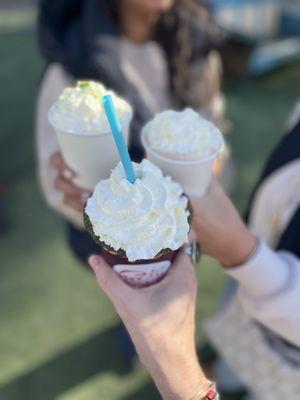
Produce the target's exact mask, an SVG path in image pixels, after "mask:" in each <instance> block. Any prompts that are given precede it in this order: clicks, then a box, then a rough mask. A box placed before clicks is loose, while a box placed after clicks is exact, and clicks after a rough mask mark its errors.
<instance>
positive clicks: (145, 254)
mask: <svg viewBox="0 0 300 400" xmlns="http://www.w3.org/2000/svg"><path fill="white" fill-rule="evenodd" d="M133 165H134V170H135V172H136V175H137V178H138V179H137V180H136V181H135V183H134V184H131V183H129V182H128V181H127V179H126V176H125V173H124V170H123V166H122V164H121V162H120V163H119V164H118V165H117V166H116V168H115V169H114V170H113V171H112V173H111V176H110V178H109V179H106V180H103V181H100V182H99V183H98V184H97V185H96V187H95V189H94V192H93V195H92V196H91V197H90V198H89V199H88V201H87V205H86V208H85V212H86V214H87V215H88V217H89V219H90V221H91V224H92V227H93V231H94V234H95V235H96V236H98V237H99V239H100V240H101V241H102V242H104V243H106V244H107V245H109V246H111V247H112V248H113V249H115V250H116V251H118V250H119V249H122V250H124V251H125V253H126V256H127V258H128V260H129V261H136V260H148V259H153V258H154V257H155V256H156V255H157V254H158V253H159V252H160V251H161V250H162V249H171V250H177V249H178V248H179V247H181V246H182V245H183V244H184V243H186V242H187V241H188V231H189V223H188V216H189V211H188V210H187V205H188V200H187V198H186V197H185V196H183V192H182V188H181V186H180V185H179V184H178V183H175V182H173V181H172V180H171V178H170V177H163V175H162V172H161V170H160V169H159V168H158V167H156V166H155V165H153V164H152V163H151V162H150V161H148V160H143V161H142V162H141V163H140V164H136V163H133Z"/></svg>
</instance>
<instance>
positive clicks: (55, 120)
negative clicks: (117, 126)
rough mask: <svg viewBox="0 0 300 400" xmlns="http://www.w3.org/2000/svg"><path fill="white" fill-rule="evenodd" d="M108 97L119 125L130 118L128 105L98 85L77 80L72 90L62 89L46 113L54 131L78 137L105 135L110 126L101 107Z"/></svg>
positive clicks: (130, 110)
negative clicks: (104, 97) (104, 98)
mask: <svg viewBox="0 0 300 400" xmlns="http://www.w3.org/2000/svg"><path fill="white" fill-rule="evenodd" d="M106 94H111V95H112V98H113V101H114V104H115V107H116V111H117V114H118V116H119V118H120V121H121V123H122V124H123V123H126V122H129V120H130V119H131V116H132V109H131V107H130V105H129V104H128V103H127V102H126V101H125V100H123V99H122V98H121V97H119V96H117V95H116V94H115V93H114V92H113V91H111V90H108V89H107V88H106V87H105V86H104V85H102V84H101V83H97V82H93V81H79V82H77V85H76V86H75V87H68V88H66V89H64V91H63V92H62V94H61V96H60V97H59V99H58V100H57V102H56V103H55V104H54V105H53V107H52V108H51V109H50V112H49V119H50V122H51V123H52V125H54V127H55V128H56V129H59V130H61V131H63V132H70V133H77V134H84V133H88V134H95V135H98V134H104V133H107V132H110V127H109V124H108V121H107V118H106V115H105V111H104V109H103V105H102V97H103V96H104V95H106Z"/></svg>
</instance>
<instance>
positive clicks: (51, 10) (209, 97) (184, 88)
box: [37, 0, 223, 262]
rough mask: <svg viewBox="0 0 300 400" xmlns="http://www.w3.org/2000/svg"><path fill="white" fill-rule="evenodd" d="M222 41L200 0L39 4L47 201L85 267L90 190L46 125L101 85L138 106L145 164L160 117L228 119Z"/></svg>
mask: <svg viewBox="0 0 300 400" xmlns="http://www.w3.org/2000/svg"><path fill="white" fill-rule="evenodd" d="M82 27H83V29H82ZM220 38H221V35H220V32H219V31H218V29H217V28H216V27H215V25H214V24H213V22H212V20H211V18H210V16H209V14H208V12H207V9H206V8H205V7H204V6H202V5H201V3H199V2H198V1H196V0H186V1H173V0H158V1H152V0H143V1H137V0H122V1H118V2H117V1H115V0H114V1H111V0H105V1H98V0H88V1H83V0H76V1H75V2H74V1H69V0H63V1H62V0H43V1H41V2H40V15H39V42H40V48H41V52H42V54H43V56H44V57H45V58H46V60H47V63H48V66H47V69H46V73H45V75H44V78H43V80H42V84H41V89H40V94H39V98H38V107H37V150H38V166H39V177H40V182H41V187H42V190H43V193H44V195H45V198H46V201H47V202H48V204H49V205H50V206H51V207H52V208H54V209H55V210H56V211H58V212H59V213H60V214H62V215H63V216H64V217H65V218H66V220H67V221H68V222H69V224H68V239H69V243H70V244H71V247H72V249H73V251H74V252H75V253H76V254H77V255H78V256H79V258H80V259H81V260H82V261H84V262H85V261H86V258H87V256H88V254H90V253H92V252H93V250H94V245H93V242H92V241H91V240H90V239H89V237H88V235H86V234H85V233H84V232H83V231H82V229H83V224H82V218H81V214H80V213H81V212H82V210H83V207H84V204H85V202H86V199H87V197H88V195H89V193H90V191H89V190H86V188H84V187H82V186H80V185H79V184H76V182H77V177H76V176H75V173H76V171H74V170H73V169H72V166H71V165H69V164H68V163H67V162H66V160H65V159H64V158H63V157H62V154H61V152H60V150H59V145H58V142H57V139H56V137H55V134H54V132H53V129H52V128H51V126H49V123H48V122H47V116H46V114H47V113H48V110H49V108H50V106H51V105H52V104H53V103H54V102H55V101H56V99H57V98H58V96H59V94H60V93H61V92H62V91H63V89H64V88H65V87H66V86H73V85H74V80H76V79H92V80H96V81H100V82H102V83H103V84H104V85H105V86H107V87H108V88H109V89H113V90H115V92H116V93H118V94H119V95H120V96H122V97H123V98H125V99H126V100H127V101H128V102H129V103H130V104H131V106H132V107H133V112H134V116H133V119H132V121H131V129H130V135H129V144H130V154H131V156H132V158H133V160H134V161H140V160H141V158H142V156H143V148H142V146H141V142H140V130H141V128H142V126H143V125H144V124H145V123H146V122H147V121H148V120H149V119H151V118H152V117H153V116H154V114H156V113H157V112H160V111H162V110H164V109H168V108H171V107H173V106H176V107H178V108H183V107H185V106H191V107H193V108H195V109H197V110H201V112H202V113H203V114H204V115H206V116H207V117H208V118H209V119H211V120H213V121H215V122H218V123H219V122H220V121H221V120H222V114H223V106H222V104H223V100H222V95H221V91H220V86H221V85H220V79H221V78H220V76H221V68H220V61H219V56H218V53H217V52H216V48H217V46H218V44H219V42H220ZM100 151H101V149H99V152H100Z"/></svg>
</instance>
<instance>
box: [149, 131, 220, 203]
mask: <svg viewBox="0 0 300 400" xmlns="http://www.w3.org/2000/svg"><path fill="white" fill-rule="evenodd" d="M217 135H218V145H217V147H216V150H215V151H214V152H213V153H212V154H210V155H209V156H205V157H199V158H198V159H181V158H180V159H179V158H177V159H176V158H175V156H174V157H173V156H172V157H167V155H162V153H159V152H157V151H156V150H154V149H152V148H151V147H150V146H149V144H148V142H147V133H146V132H142V144H143V146H144V148H145V150H146V157H147V159H148V160H149V161H151V162H152V163H153V164H155V165H156V166H157V167H159V168H160V169H161V170H162V172H163V174H164V175H165V176H171V178H172V179H174V181H176V182H178V183H180V184H181V186H182V188H183V191H184V193H186V194H187V195H188V196H196V197H201V196H203V195H204V194H205V192H206V190H207V188H208V186H209V184H210V181H211V178H212V171H213V166H214V163H215V161H216V159H217V157H218V154H219V153H220V151H221V149H222V147H223V137H222V134H221V133H217Z"/></svg>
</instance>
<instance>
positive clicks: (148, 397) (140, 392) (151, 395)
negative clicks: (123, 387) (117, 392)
mask: <svg viewBox="0 0 300 400" xmlns="http://www.w3.org/2000/svg"><path fill="white" fill-rule="evenodd" d="M122 400H161V396H160V394H159V392H158V390H157V389H156V387H155V385H154V383H152V382H148V383H146V384H145V385H144V386H142V387H140V388H138V389H137V390H136V391H135V392H131V393H130V394H129V395H128V396H126V397H122Z"/></svg>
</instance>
